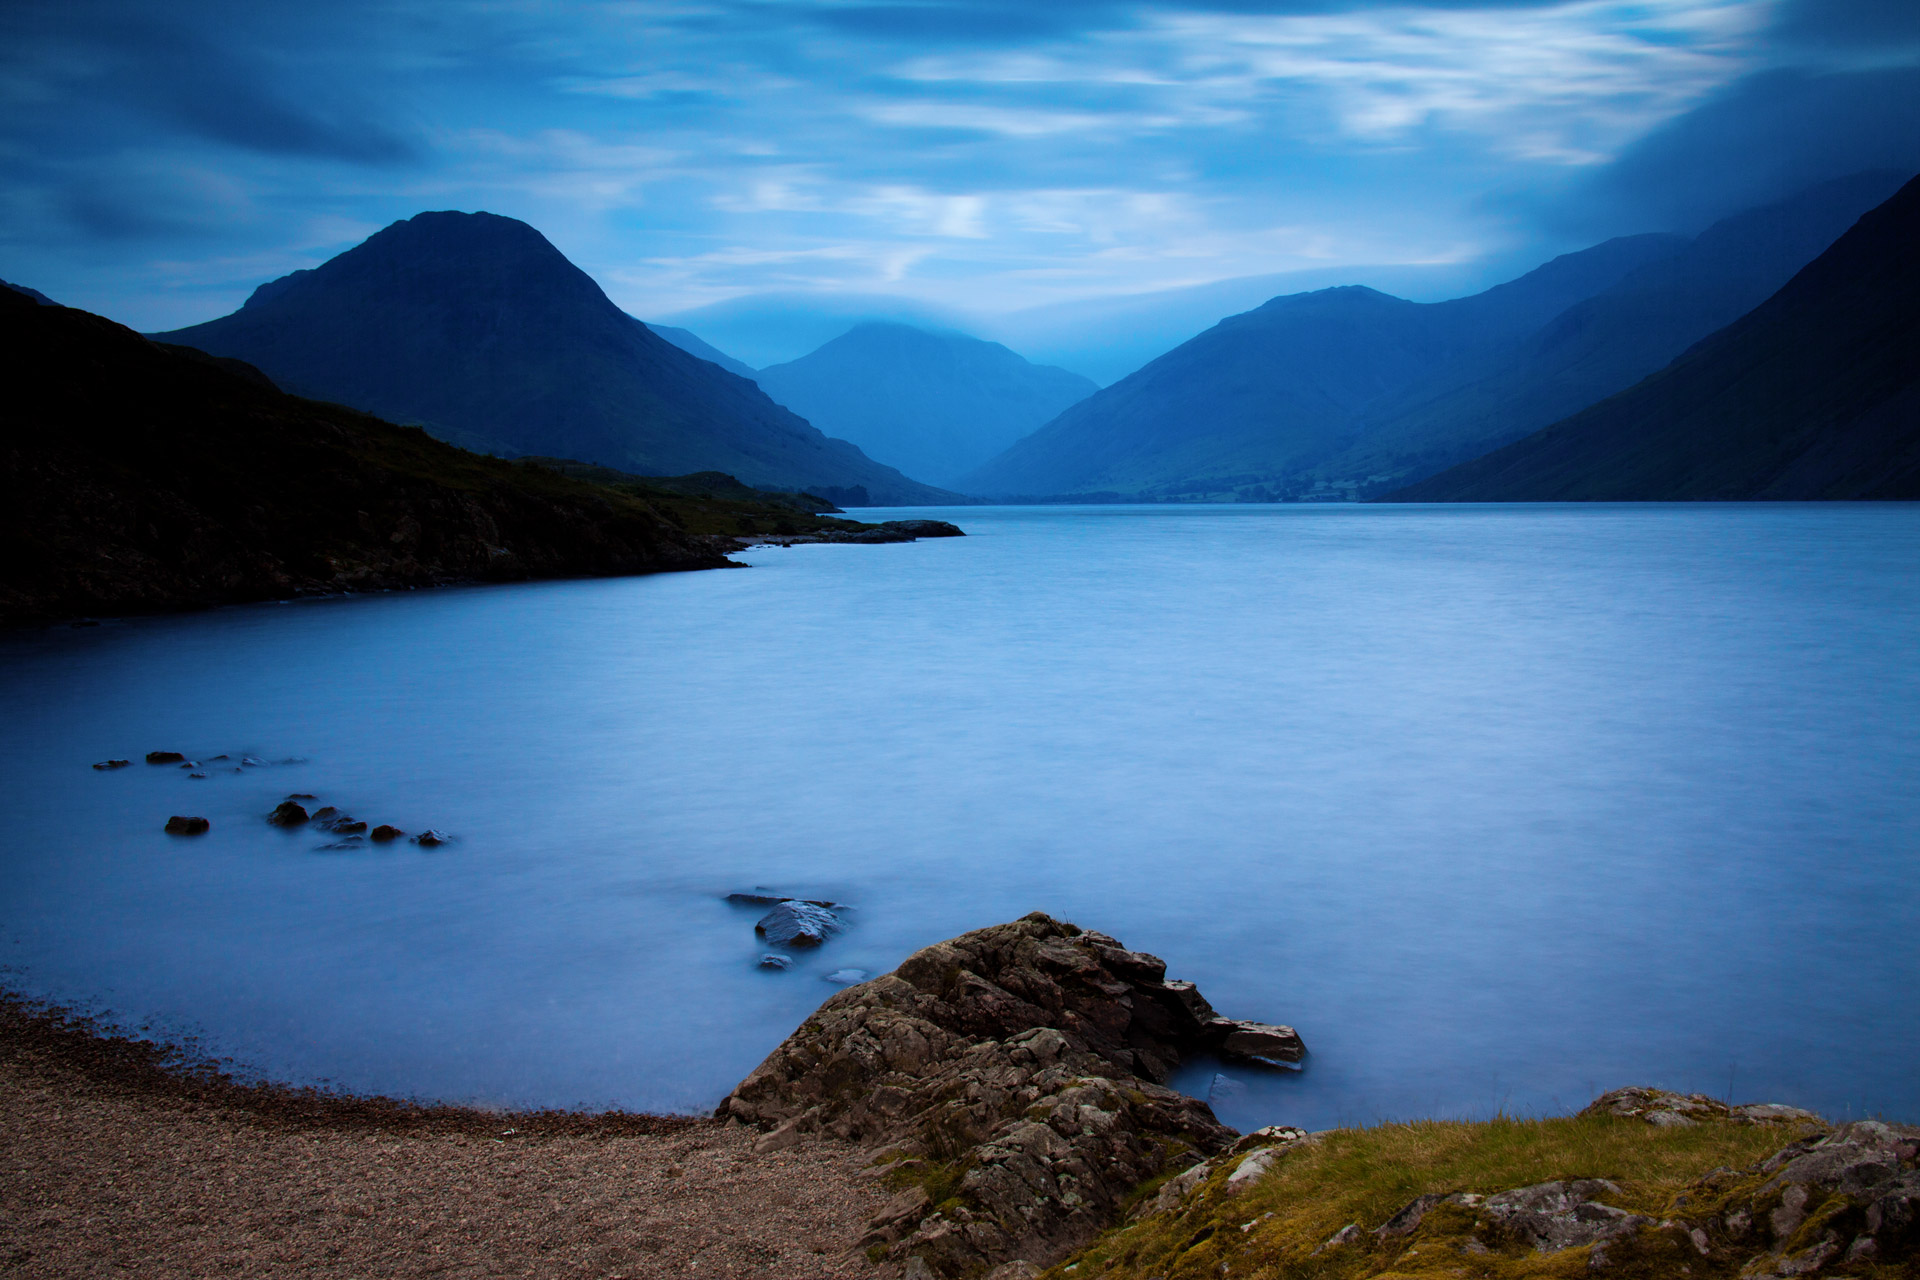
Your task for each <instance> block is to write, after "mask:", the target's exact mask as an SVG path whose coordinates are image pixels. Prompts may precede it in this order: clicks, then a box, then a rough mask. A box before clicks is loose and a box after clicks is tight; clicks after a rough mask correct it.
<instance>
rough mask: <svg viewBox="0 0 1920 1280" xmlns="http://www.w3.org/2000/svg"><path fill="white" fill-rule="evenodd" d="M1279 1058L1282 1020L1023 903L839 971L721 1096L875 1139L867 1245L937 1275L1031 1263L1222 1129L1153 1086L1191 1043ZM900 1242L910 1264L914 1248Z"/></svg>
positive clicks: (1099, 1223)
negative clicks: (1250, 1016)
mask: <svg viewBox="0 0 1920 1280" xmlns="http://www.w3.org/2000/svg"><path fill="white" fill-rule="evenodd" d="M1236 1035H1239V1036H1244V1037H1248V1039H1246V1040H1245V1041H1244V1042H1243V1043H1244V1045H1245V1048H1246V1050H1247V1053H1246V1056H1249V1057H1259V1058H1269V1057H1278V1058H1286V1059H1288V1060H1293V1059H1297V1058H1298V1057H1299V1056H1300V1054H1301V1053H1303V1052H1304V1049H1303V1048H1302V1046H1301V1045H1300V1041H1299V1037H1298V1036H1296V1035H1295V1034H1294V1033H1293V1031H1292V1029H1291V1028H1287V1027H1278V1026H1269V1025H1266V1024H1262V1023H1243V1022H1236V1021H1233V1020H1230V1019H1225V1018H1221V1017H1219V1016H1218V1015H1217V1014H1215V1013H1214V1012H1213V1010H1212V1008H1211V1007H1210V1006H1208V1005H1207V1003H1206V1001H1205V1000H1204V999H1202V998H1201V997H1200V995H1199V993H1198V992H1197V991H1195V990H1194V989H1193V987H1192V984H1190V983H1179V982H1168V981H1167V980H1166V964H1165V963H1164V962H1163V961H1161V960H1159V959H1158V958H1156V957H1154V956H1150V955H1146V954H1144V953H1141V952H1136V951H1128V950H1127V949H1126V948H1125V947H1123V946H1121V945H1120V944H1119V943H1118V942H1117V941H1115V940H1114V939H1113V938H1110V937H1108V936H1107V935H1105V934H1101V933H1092V932H1088V931H1086V930H1082V929H1080V928H1077V927H1076V926H1074V925H1071V924H1067V923H1065V922H1063V921H1058V920H1054V919H1052V918H1050V917H1048V916H1046V915H1042V914H1040V913H1038V912H1036V913H1034V914H1033V915H1029V916H1027V917H1025V918H1023V919H1021V920H1017V921H1014V922H1013V923H1011V924H1003V925H996V926H995V927H993V928H990V929H980V930H977V931H975V932H973V933H967V934H962V935H961V936H960V937H958V938H954V939H952V940H951V941H949V942H942V943H938V944H936V945H935V946H931V947H928V948H926V949H925V950H923V951H919V952H916V953H915V954H913V955H912V956H909V957H908V958H907V960H906V961H905V962H904V963H903V964H901V966H900V967H899V968H898V969H896V970H895V971H894V972H892V973H890V974H886V975H884V976H882V977H880V978H876V979H874V980H873V981H871V982H866V983H862V984H860V985H859V986H855V987H849V988H848V989H847V990H845V991H843V992H841V993H839V994H838V995H836V996H834V997H833V998H831V999H830V1000H828V1001H827V1002H826V1003H825V1004H823V1005H822V1006H821V1007H820V1009H819V1011H818V1012H816V1013H815V1014H814V1015H813V1016H812V1017H810V1018H808V1019H807V1021H806V1023H805V1024H804V1025H803V1026H801V1027H800V1028H799V1030H797V1031H795V1032H794V1033H793V1034H792V1035H790V1036H788V1037H787V1039H786V1041H785V1042H784V1043H782V1044H781V1045H780V1047H779V1048H778V1049H775V1050H774V1051H773V1053H772V1054H770V1055H769V1056H768V1058H767V1060H766V1061H765V1062H763V1063H761V1065H760V1066H759V1068H758V1069H756V1070H755V1071H754V1073H753V1074H752V1075H750V1076H748V1077H747V1078H746V1079H745V1080H744V1081H742V1082H741V1084H740V1086H739V1087H738V1088H736V1089H735V1090H734V1091H733V1093H732V1094H730V1095H729V1096H728V1097H727V1099H726V1101H725V1102H723V1103H722V1104H721V1105H720V1114H721V1115H724V1116H731V1117H735V1118H738V1119H740V1120H743V1121H746V1122H748V1123H751V1124H755V1125H758V1126H760V1127H761V1128H764V1129H767V1130H769V1131H770V1132H769V1133H768V1135H767V1136H766V1137H765V1138H763V1139H762V1140H761V1142H762V1145H763V1146H764V1147H766V1148H767V1149H776V1148H777V1147H779V1146H780V1145H781V1144H782V1143H784V1142H786V1141H788V1140H790V1139H791V1138H792V1136H793V1135H795V1134H798V1133H801V1132H822V1133H827V1134H831V1135H833V1136H835V1137H839V1138H842V1139H847V1140H851V1141H854V1142H858V1143H862V1144H865V1145H867V1146H869V1147H872V1148H875V1149H876V1150H877V1151H878V1152H879V1153H880V1154H881V1155H882V1157H883V1158H885V1159H887V1160H888V1161H890V1162H891V1164H892V1170H893V1172H892V1175H891V1176H892V1177H893V1178H894V1180H895V1182H896V1183H897V1184H898V1185H899V1186H900V1187H901V1188H902V1190H901V1193H900V1195H899V1196H898V1197H897V1198H896V1199H895V1201H894V1202H893V1204H892V1205H890V1206H889V1208H888V1209H887V1211H886V1212H884V1213H882V1214H881V1215H880V1216H879V1217H878V1218H876V1219H875V1221H874V1224H873V1229H872V1232H871V1233H870V1235H869V1237H868V1243H869V1244H870V1245H871V1246H873V1247H874V1249H875V1252H876V1253H884V1254H885V1255H886V1256H888V1257H890V1258H892V1259H893V1260H895V1261H899V1262H903V1263H908V1264H910V1269H911V1270H912V1271H913V1272H916V1273H917V1272H919V1271H920V1270H921V1269H923V1268H924V1269H927V1270H930V1271H931V1272H932V1273H933V1274H935V1275H939V1276H962V1275H968V1274H977V1273H979V1272H981V1271H984V1270H986V1269H987V1268H988V1267H989V1266H990V1265H993V1264H1002V1263H1008V1262H1012V1261H1015V1260H1025V1261H1028V1262H1036V1263H1046V1262H1050V1261H1052V1260H1055V1259H1057V1258H1059V1257H1060V1256H1062V1255H1064V1254H1065V1253H1066V1252H1067V1251H1068V1250H1070V1249H1072V1248H1073V1247H1075V1246H1077V1245H1079V1244H1082V1243H1084V1242H1085V1241H1087V1240H1088V1239H1090V1238H1092V1236H1093V1235H1094V1234H1095V1233H1097V1232H1098V1231H1099V1230H1101V1229H1102V1228H1103V1227H1105V1226H1107V1225H1108V1224H1109V1223H1111V1222H1112V1221H1113V1220H1114V1219H1115V1218H1116V1216H1117V1214H1118V1211H1119V1209H1120V1206H1121V1202H1122V1200H1123V1199H1124V1197H1125V1196H1126V1195H1127V1193H1128V1192H1129V1191H1131V1190H1132V1189H1133V1188H1134V1187H1136V1186H1138V1185H1139V1184H1140V1183H1141V1182H1142V1181H1144V1180H1146V1179H1148V1178H1151V1177H1154V1176H1156V1175H1158V1174H1161V1173H1164V1172H1168V1171H1170V1170H1171V1171H1177V1170H1180V1169H1183V1168H1185V1167H1186V1166H1188V1165H1191V1164H1194V1163H1196V1162H1198V1161H1199V1160H1201V1159H1202V1158H1204V1157H1206V1156H1210V1155H1212V1154H1214V1153H1216V1152H1219V1151H1222V1150H1224V1149H1225V1148H1226V1147H1227V1146H1228V1145H1229V1144H1231V1143H1232V1142H1233V1140H1234V1138H1235V1137H1236V1136H1237V1135H1236V1134H1235V1133H1234V1131H1233V1130H1231V1129H1229V1128H1227V1127H1226V1126H1224V1125H1222V1124H1221V1123H1220V1122H1219V1121H1218V1120H1216V1119H1215V1118H1214V1115H1213V1112H1212V1110H1211V1109H1209V1108H1208V1107H1207V1105H1206V1104H1205V1103H1203V1102H1199V1101H1197V1100H1195V1099H1193V1098H1189V1097H1186V1096H1185V1095H1183V1094H1179V1093H1176V1092H1174V1091H1173V1090H1171V1089H1168V1088H1165V1087H1164V1085H1163V1083H1162V1082H1164V1081H1165V1080H1166V1079H1167V1076H1168V1075H1169V1074H1170V1073H1171V1072H1172V1071H1173V1070H1174V1068H1175V1067H1177V1066H1178V1065H1179V1064H1180V1062H1181V1061H1182V1059H1183V1058H1184V1057H1186V1056H1188V1055H1191V1054H1193V1053H1196V1052H1209V1051H1220V1050H1221V1049H1222V1048H1223V1047H1224V1046H1225V1045H1226V1044H1227V1043H1228V1042H1229V1040H1230V1038H1231V1037H1233V1036H1236ZM916 1259H917V1261H915V1260H916Z"/></svg>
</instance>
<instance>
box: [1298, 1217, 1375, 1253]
mask: <svg viewBox="0 0 1920 1280" xmlns="http://www.w3.org/2000/svg"><path fill="white" fill-rule="evenodd" d="M1365 1235H1366V1232H1364V1231H1362V1230H1361V1229H1360V1224H1359V1223H1357V1222H1349V1223H1348V1224H1347V1225H1346V1226H1344V1227H1342V1228H1340V1229H1339V1230H1338V1231H1336V1232H1334V1233H1333V1234H1332V1235H1330V1236H1328V1237H1327V1238H1326V1239H1325V1240H1323V1241H1321V1242H1320V1247H1319V1248H1318V1249H1315V1250H1314V1251H1313V1252H1312V1253H1311V1254H1309V1255H1308V1256H1309V1257H1314V1258H1317V1257H1319V1256H1320V1255H1321V1254H1323V1253H1325V1252H1326V1251H1327V1250H1329V1249H1338V1248H1340V1247H1341V1246H1343V1245H1349V1244H1358V1243H1360V1240H1361V1238H1362V1237H1363V1236H1365Z"/></svg>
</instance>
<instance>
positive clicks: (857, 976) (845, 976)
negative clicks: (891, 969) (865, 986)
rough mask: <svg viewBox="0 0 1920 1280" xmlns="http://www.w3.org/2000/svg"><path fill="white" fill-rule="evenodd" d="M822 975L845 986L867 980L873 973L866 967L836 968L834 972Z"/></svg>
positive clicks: (829, 980) (827, 979)
mask: <svg viewBox="0 0 1920 1280" xmlns="http://www.w3.org/2000/svg"><path fill="white" fill-rule="evenodd" d="M822 976H823V977H824V978H825V980H826V981H828V982H833V983H837V984H839V985H840V986H843V987H850V986H852V985H854V984H855V983H856V982H865V981H866V980H867V979H868V978H871V977H872V976H873V975H872V974H870V973H868V972H867V971H866V970H865V969H835V970H834V971H833V972H832V973H829V974H825V975H822Z"/></svg>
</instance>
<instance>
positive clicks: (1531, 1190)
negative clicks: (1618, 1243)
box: [1480, 1178, 1653, 1253]
mask: <svg viewBox="0 0 1920 1280" xmlns="http://www.w3.org/2000/svg"><path fill="white" fill-rule="evenodd" d="M1619 1194H1620V1188H1619V1187H1617V1186H1615V1185H1614V1184H1613V1183H1611V1182H1608V1181H1606V1180H1605V1179H1602V1178H1581V1179H1578V1180H1575V1181H1571V1182H1542V1183H1539V1184H1537V1185H1535V1186H1531V1187H1520V1188H1518V1189H1516V1190H1513V1191H1502V1192H1501V1193H1500V1194H1498V1195H1492V1196H1488V1197H1487V1198H1486V1201H1485V1202H1484V1203H1483V1204H1482V1205H1481V1206H1480V1212H1481V1213H1482V1214H1483V1215H1484V1216H1485V1217H1486V1218H1488V1219H1490V1220H1491V1221H1492V1222H1493V1223H1494V1225H1495V1226H1496V1227H1497V1228H1498V1229H1500V1230H1501V1231H1503V1232H1505V1233H1506V1234H1507V1235H1508V1236H1509V1237H1512V1238H1515V1239H1518V1240H1520V1241H1522V1242H1524V1243H1526V1244H1530V1245H1532V1246H1533V1248H1534V1249H1535V1251H1537V1252H1539V1253H1558V1252H1559V1251H1560V1250H1562V1249H1573V1248H1578V1247H1580V1246H1583V1245H1593V1244H1600V1243H1602V1242H1605V1241H1608V1240H1620V1239H1624V1238H1626V1237H1628V1236H1631V1235H1633V1234H1634V1233H1636V1232H1637V1231H1639V1229H1640V1228H1641V1227H1642V1226H1645V1225H1648V1224H1650V1223H1651V1222H1652V1221H1653V1219H1651V1218H1648V1217H1643V1216H1642V1215H1640V1214H1637V1213H1628V1212H1627V1211H1626V1210H1625V1209H1616V1208H1615V1207H1613V1206H1612V1205H1609V1204H1602V1203H1601V1202H1600V1201H1599V1200H1598V1199H1597V1198H1596V1197H1598V1196H1601V1195H1616V1196H1617V1195H1619Z"/></svg>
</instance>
